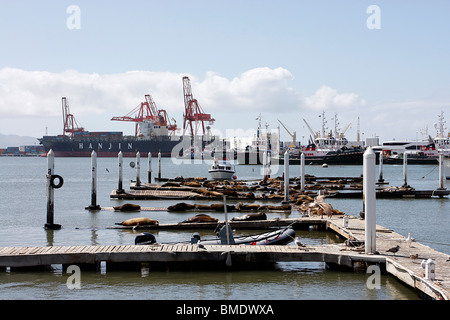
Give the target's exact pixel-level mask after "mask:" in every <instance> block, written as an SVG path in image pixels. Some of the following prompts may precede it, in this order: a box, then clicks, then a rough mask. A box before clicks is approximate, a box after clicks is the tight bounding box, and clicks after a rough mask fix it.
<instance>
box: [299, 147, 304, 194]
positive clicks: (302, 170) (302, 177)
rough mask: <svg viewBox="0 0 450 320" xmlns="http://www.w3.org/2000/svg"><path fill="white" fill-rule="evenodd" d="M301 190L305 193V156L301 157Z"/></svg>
mask: <svg viewBox="0 0 450 320" xmlns="http://www.w3.org/2000/svg"><path fill="white" fill-rule="evenodd" d="M300 188H301V190H302V191H305V154H304V153H303V152H302V154H301V155H300Z"/></svg>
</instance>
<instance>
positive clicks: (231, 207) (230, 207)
mask: <svg viewBox="0 0 450 320" xmlns="http://www.w3.org/2000/svg"><path fill="white" fill-rule="evenodd" d="M210 207H211V210H214V211H219V212H224V210H223V203H216V204H212V205H211V206H210ZM234 210H236V207H235V206H234V205H231V204H230V205H227V212H228V211H234Z"/></svg>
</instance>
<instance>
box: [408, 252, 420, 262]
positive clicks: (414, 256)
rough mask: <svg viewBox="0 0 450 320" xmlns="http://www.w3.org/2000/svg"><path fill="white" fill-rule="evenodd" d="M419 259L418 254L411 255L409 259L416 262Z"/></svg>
mask: <svg viewBox="0 0 450 320" xmlns="http://www.w3.org/2000/svg"><path fill="white" fill-rule="evenodd" d="M418 257H419V254H418V253H416V254H410V255H409V258H410V259H411V260H416V259H417V258H418Z"/></svg>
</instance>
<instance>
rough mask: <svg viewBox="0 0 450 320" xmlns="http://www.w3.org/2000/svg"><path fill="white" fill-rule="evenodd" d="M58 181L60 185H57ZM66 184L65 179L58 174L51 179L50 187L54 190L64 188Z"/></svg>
mask: <svg viewBox="0 0 450 320" xmlns="http://www.w3.org/2000/svg"><path fill="white" fill-rule="evenodd" d="M56 179H58V184H55V180H56ZM63 184H64V179H63V178H62V177H61V176H60V175H57V174H53V175H52V176H51V178H50V185H51V186H52V188H54V189H59V188H61V187H62V186H63Z"/></svg>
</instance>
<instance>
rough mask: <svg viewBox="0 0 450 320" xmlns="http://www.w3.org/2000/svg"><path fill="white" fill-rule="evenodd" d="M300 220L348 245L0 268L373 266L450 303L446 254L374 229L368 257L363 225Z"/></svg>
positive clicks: (135, 249)
mask: <svg viewBox="0 0 450 320" xmlns="http://www.w3.org/2000/svg"><path fill="white" fill-rule="evenodd" d="M299 219H300V220H301V221H302V222H301V223H302V224H304V225H308V224H311V225H314V224H319V223H320V224H321V225H322V226H323V227H324V228H325V229H327V230H329V231H333V232H335V233H337V234H339V235H340V236H341V237H343V238H345V239H347V240H349V241H346V242H344V243H340V244H330V245H320V246H304V247H303V246H297V245H285V246H250V245H204V246H198V245H190V244H153V245H103V246H48V247H3V248H0V268H2V269H4V270H6V269H7V268H9V270H24V269H25V270H26V269H30V268H31V269H34V268H45V267H51V265H63V267H64V266H68V265H72V264H76V265H78V266H80V268H82V269H91V270H92V269H94V270H95V269H96V268H98V267H99V265H100V264H101V263H102V262H104V263H106V270H107V271H108V270H114V269H123V268H127V269H129V268H134V269H135V270H141V268H142V267H148V268H149V269H150V270H154V269H158V268H169V269H170V268H173V267H176V266H182V268H183V269H184V270H186V269H185V268H186V267H191V268H194V267H202V268H203V267H205V266H208V267H213V268H215V269H218V268H252V267H258V266H260V265H262V264H273V263H276V262H281V261H317V262H324V263H326V264H327V265H328V266H329V267H332V268H333V267H336V268H342V269H347V270H353V271H365V269H366V268H367V267H368V266H370V265H374V264H375V265H378V266H380V268H381V269H382V270H384V271H385V272H387V273H388V274H391V275H393V276H394V277H396V278H398V279H399V280H400V281H402V282H404V283H405V284H407V285H409V286H411V287H412V288H414V289H416V290H418V291H420V292H421V293H423V294H424V295H425V296H427V297H430V298H432V299H439V300H441V299H444V300H448V299H449V298H450V258H449V256H448V255H447V254H443V253H440V252H437V251H436V250H434V249H432V248H430V247H428V246H425V245H422V244H420V243H417V242H414V241H412V242H408V241H407V240H406V238H405V237H403V236H402V235H400V234H398V233H395V232H394V231H392V230H389V229H386V228H383V227H381V226H376V248H377V253H378V254H365V253H364V249H361V247H357V246H356V247H355V246H352V245H351V243H353V244H355V243H363V242H364V223H365V222H364V220H362V219H359V218H356V217H349V219H348V225H347V226H346V227H344V223H343V222H344V221H343V217H342V216H333V217H332V218H329V219H325V218H324V219H320V217H319V219H318V218H317V217H304V218H299ZM396 245H399V246H400V250H399V251H398V252H396V253H390V252H387V250H388V249H389V248H392V247H395V246H396ZM428 259H432V260H433V261H434V262H435V266H436V268H435V280H430V279H427V278H426V277H425V276H424V269H423V267H422V265H421V261H422V260H428Z"/></svg>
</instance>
